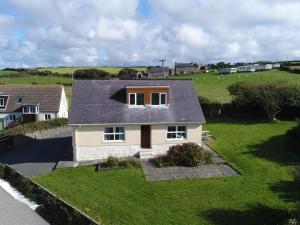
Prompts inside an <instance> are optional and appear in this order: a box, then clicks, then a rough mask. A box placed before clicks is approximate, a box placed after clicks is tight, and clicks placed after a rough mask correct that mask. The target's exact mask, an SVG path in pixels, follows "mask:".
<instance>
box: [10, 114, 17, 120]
mask: <svg viewBox="0 0 300 225" xmlns="http://www.w3.org/2000/svg"><path fill="white" fill-rule="evenodd" d="M16 119H17V117H16V115H15V114H10V115H9V120H10V121H14V120H16Z"/></svg>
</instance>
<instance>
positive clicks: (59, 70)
mask: <svg viewBox="0 0 300 225" xmlns="http://www.w3.org/2000/svg"><path fill="white" fill-rule="evenodd" d="M122 68H123V67H106V66H104V67H73V68H72V67H49V68H40V69H39V70H40V71H44V70H49V71H51V72H53V73H72V71H73V72H74V71H76V70H80V69H99V70H104V71H106V72H108V73H111V74H118V73H119V71H120V70H121V69H122ZM132 68H134V69H137V70H142V71H143V70H146V67H132Z"/></svg>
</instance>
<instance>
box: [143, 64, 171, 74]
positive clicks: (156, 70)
mask: <svg viewBox="0 0 300 225" xmlns="http://www.w3.org/2000/svg"><path fill="white" fill-rule="evenodd" d="M163 71H164V72H168V71H169V67H164V68H162V67H161V66H153V67H150V68H149V69H148V72H149V73H162V72H163Z"/></svg>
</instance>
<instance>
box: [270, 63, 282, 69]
mask: <svg viewBox="0 0 300 225" xmlns="http://www.w3.org/2000/svg"><path fill="white" fill-rule="evenodd" d="M272 67H273V68H280V63H273V65H272Z"/></svg>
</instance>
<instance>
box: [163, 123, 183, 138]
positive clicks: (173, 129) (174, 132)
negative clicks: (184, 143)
mask: <svg viewBox="0 0 300 225" xmlns="http://www.w3.org/2000/svg"><path fill="white" fill-rule="evenodd" d="M185 138H186V127H185V126H169V127H168V132H167V139H169V140H182V139H185Z"/></svg>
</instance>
